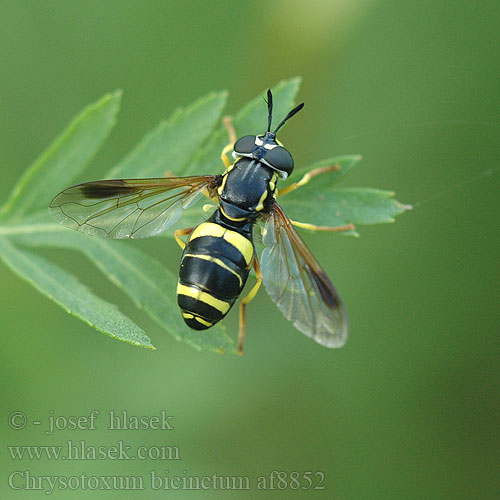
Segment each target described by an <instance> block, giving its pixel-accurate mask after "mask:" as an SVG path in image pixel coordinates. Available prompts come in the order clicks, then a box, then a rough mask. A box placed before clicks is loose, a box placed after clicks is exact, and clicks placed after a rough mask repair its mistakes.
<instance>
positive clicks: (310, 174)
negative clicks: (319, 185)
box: [278, 164, 340, 196]
mask: <svg viewBox="0 0 500 500" xmlns="http://www.w3.org/2000/svg"><path fill="white" fill-rule="evenodd" d="M338 170H340V165H338V164H335V165H327V166H326V167H318V168H313V169H312V170H311V171H310V172H307V174H305V175H304V176H303V177H302V179H300V181H298V182H294V183H293V184H290V185H289V186H287V187H286V188H283V189H280V190H279V191H278V196H284V195H285V194H287V193H290V192H291V191H295V190H296V189H298V188H299V187H301V186H304V185H306V184H307V183H308V182H309V181H310V180H311V179H312V178H313V177H316V176H317V175H321V174H325V173H326V172H337V171H338Z"/></svg>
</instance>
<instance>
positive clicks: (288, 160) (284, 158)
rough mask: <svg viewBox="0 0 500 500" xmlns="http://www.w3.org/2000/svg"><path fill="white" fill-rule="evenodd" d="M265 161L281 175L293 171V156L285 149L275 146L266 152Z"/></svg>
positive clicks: (286, 175)
mask: <svg viewBox="0 0 500 500" xmlns="http://www.w3.org/2000/svg"><path fill="white" fill-rule="evenodd" d="M266 162H267V163H269V164H270V165H271V166H272V167H273V168H275V169H276V170H278V171H279V172H280V173H281V174H282V175H283V177H285V178H286V177H288V176H289V175H290V174H291V173H292V171H293V157H292V155H291V154H290V153H289V151H288V150H287V149H285V148H284V147H282V146H276V147H275V148H273V149H271V150H269V151H268V152H267V153H266Z"/></svg>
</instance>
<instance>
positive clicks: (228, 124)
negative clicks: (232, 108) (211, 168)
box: [220, 116, 236, 168]
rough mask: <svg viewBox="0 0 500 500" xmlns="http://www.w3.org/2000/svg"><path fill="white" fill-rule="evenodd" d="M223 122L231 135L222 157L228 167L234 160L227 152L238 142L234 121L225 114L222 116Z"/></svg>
mask: <svg viewBox="0 0 500 500" xmlns="http://www.w3.org/2000/svg"><path fill="white" fill-rule="evenodd" d="M222 123H223V124H224V127H226V130H227V133H228V135H229V144H228V145H227V146H226V147H225V148H224V149H223V150H222V153H221V155H220V157H221V160H222V161H223V162H224V165H225V166H226V168H227V167H229V165H231V164H232V162H231V161H230V160H229V158H228V157H227V154H228V153H229V152H230V151H232V150H233V146H234V143H235V142H236V132H235V131H234V127H233V122H232V121H231V117H230V116H225V117H224V118H222Z"/></svg>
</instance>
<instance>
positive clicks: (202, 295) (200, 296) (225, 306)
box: [177, 283, 231, 314]
mask: <svg viewBox="0 0 500 500" xmlns="http://www.w3.org/2000/svg"><path fill="white" fill-rule="evenodd" d="M177 295H186V296H187V297H192V298H193V299H196V300H199V301H200V302H205V304H208V305H209V306H212V307H213V308H214V309H217V310H218V311H220V312H221V313H222V314H226V313H227V311H229V308H230V307H231V305H230V304H229V303H227V302H224V301H223V300H219V299H216V298H215V297H214V296H213V295H210V294H209V293H207V292H202V291H201V290H200V289H199V288H196V287H194V286H186V285H183V284H182V283H178V284H177Z"/></svg>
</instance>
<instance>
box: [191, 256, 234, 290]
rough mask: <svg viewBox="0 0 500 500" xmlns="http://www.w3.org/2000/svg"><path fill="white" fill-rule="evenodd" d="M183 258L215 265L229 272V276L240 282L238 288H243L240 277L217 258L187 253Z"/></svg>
mask: <svg viewBox="0 0 500 500" xmlns="http://www.w3.org/2000/svg"><path fill="white" fill-rule="evenodd" d="M184 257H193V258H195V259H201V260H208V261H209V262H213V263H214V264H217V265H218V266H220V267H222V268H224V269H225V270H226V271H229V272H230V273H231V274H234V275H235V276H236V277H237V278H238V281H239V282H240V287H242V286H243V282H242V281H241V276H240V275H239V274H238V273H237V272H236V271H235V270H234V269H231V268H230V267H229V266H228V265H227V264H225V263H224V262H222V260H220V259H218V258H217V257H212V256H210V255H203V254H200V255H195V254H193V253H187V254H186V255H184Z"/></svg>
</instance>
